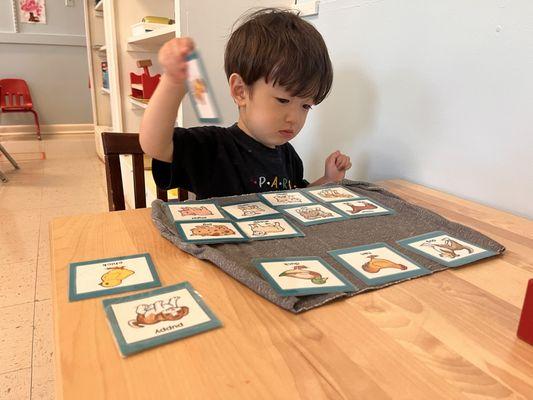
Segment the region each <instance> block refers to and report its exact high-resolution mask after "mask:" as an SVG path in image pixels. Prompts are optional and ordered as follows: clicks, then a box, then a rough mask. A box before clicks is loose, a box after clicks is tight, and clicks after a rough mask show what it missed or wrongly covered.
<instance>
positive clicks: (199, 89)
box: [192, 78, 207, 104]
mask: <svg viewBox="0 0 533 400" xmlns="http://www.w3.org/2000/svg"><path fill="white" fill-rule="evenodd" d="M192 90H193V94H194V97H195V99H196V100H198V102H199V103H201V104H205V94H206V93H207V86H206V84H205V82H204V80H203V79H200V78H197V79H195V80H194V82H193V84H192Z"/></svg>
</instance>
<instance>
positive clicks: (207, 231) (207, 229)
mask: <svg viewBox="0 0 533 400" xmlns="http://www.w3.org/2000/svg"><path fill="white" fill-rule="evenodd" d="M191 234H192V236H229V235H235V231H234V230H233V229H230V228H228V227H227V226H226V225H210V224H202V225H197V226H195V227H194V228H192V229H191Z"/></svg>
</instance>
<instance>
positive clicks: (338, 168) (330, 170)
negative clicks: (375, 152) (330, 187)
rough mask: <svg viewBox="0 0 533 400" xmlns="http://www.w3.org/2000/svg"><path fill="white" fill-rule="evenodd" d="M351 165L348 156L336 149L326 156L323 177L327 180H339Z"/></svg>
mask: <svg viewBox="0 0 533 400" xmlns="http://www.w3.org/2000/svg"><path fill="white" fill-rule="evenodd" d="M351 167H352V163H351V162H350V157H348V156H347V155H345V154H342V153H341V152H340V151H339V150H337V151H335V152H333V153H331V154H330V155H329V156H328V158H326V166H325V172H324V178H325V179H326V181H327V182H337V181H340V180H342V179H344V176H345V175H346V171H348V170H349V169H350V168H351Z"/></svg>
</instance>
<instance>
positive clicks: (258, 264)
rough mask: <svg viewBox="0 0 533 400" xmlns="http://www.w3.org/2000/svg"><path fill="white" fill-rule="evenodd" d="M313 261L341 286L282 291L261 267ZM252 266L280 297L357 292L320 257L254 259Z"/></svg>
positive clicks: (353, 286) (356, 289) (352, 285)
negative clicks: (277, 263) (281, 263)
mask: <svg viewBox="0 0 533 400" xmlns="http://www.w3.org/2000/svg"><path fill="white" fill-rule="evenodd" d="M305 260H313V261H318V262H320V263H321V264H322V265H323V266H324V267H325V268H326V269H327V270H328V271H330V272H331V273H332V274H333V275H335V277H336V278H338V279H339V280H341V281H342V282H343V283H344V285H343V286H329V287H318V286H317V287H316V288H305V289H288V290H287V289H283V288H282V287H281V286H280V285H279V284H278V283H277V282H276V280H275V279H274V278H273V277H272V275H270V274H269V273H268V272H267V270H266V268H265V267H263V265H262V263H264V262H283V261H289V262H290V261H305ZM252 264H253V265H254V266H255V268H257V270H259V272H260V273H261V275H263V277H264V278H265V279H266V280H267V282H268V283H269V284H270V285H271V286H272V288H273V289H274V290H275V291H276V293H277V294H279V295H280V296H282V297H286V296H306V295H311V294H324V293H337V292H356V291H358V290H359V288H358V287H357V286H355V285H354V284H353V283H351V282H350V281H349V280H348V279H346V278H345V277H344V276H343V275H342V274H341V273H340V272H338V271H337V270H335V268H333V267H332V266H331V265H329V264H328V263H327V262H326V261H324V260H323V259H322V258H320V257H284V258H254V259H253V260H252Z"/></svg>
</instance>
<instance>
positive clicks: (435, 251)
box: [398, 231, 497, 267]
mask: <svg viewBox="0 0 533 400" xmlns="http://www.w3.org/2000/svg"><path fill="white" fill-rule="evenodd" d="M398 244H400V245H401V246H402V247H404V248H406V249H408V250H412V251H414V252H416V253H418V254H421V255H423V256H424V257H428V258H430V259H432V260H435V261H437V262H439V263H440V264H443V265H446V266H448V267H459V266H461V265H464V264H468V263H471V262H474V261H477V260H480V259H482V258H486V257H491V256H494V255H496V254H497V253H496V252H494V251H492V250H487V249H484V248H482V247H479V246H476V245H474V244H472V243H470V242H467V241H466V240H462V239H459V238H457V237H455V236H451V235H449V234H448V233H446V232H442V231H435V232H429V233H426V234H424V235H419V236H414V237H411V238H407V239H403V240H399V241H398Z"/></svg>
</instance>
